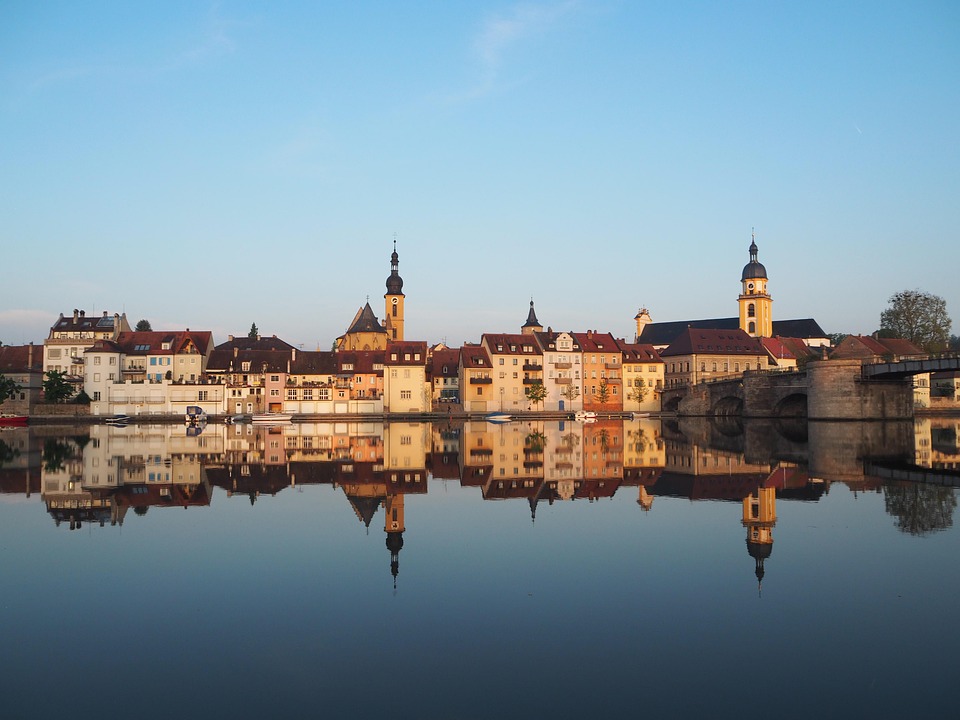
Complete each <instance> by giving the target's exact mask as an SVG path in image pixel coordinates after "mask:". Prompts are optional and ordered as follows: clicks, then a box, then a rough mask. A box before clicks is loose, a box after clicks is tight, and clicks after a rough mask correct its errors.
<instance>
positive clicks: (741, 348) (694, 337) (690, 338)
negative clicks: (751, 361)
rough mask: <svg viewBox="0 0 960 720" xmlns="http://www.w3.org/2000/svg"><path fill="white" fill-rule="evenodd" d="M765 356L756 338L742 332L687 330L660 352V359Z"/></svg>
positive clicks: (739, 330)
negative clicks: (706, 356) (690, 356)
mask: <svg viewBox="0 0 960 720" xmlns="http://www.w3.org/2000/svg"><path fill="white" fill-rule="evenodd" d="M694 354H696V355H710V354H714V355H766V351H764V349H763V345H761V344H760V341H759V340H758V339H757V338H754V337H750V336H749V335H747V334H746V333H745V332H744V331H743V330H741V329H740V328H737V329H736V330H710V329H706V328H687V329H686V330H685V331H684V332H683V333H681V335H680V336H679V337H678V338H676V339H675V340H674V341H673V342H672V343H671V344H670V347H668V348H666V349H664V350H661V351H660V355H661V356H662V357H672V356H676V355H694Z"/></svg>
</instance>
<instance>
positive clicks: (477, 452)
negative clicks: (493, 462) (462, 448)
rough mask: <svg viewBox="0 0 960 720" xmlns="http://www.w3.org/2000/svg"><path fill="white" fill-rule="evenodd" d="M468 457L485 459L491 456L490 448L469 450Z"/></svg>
mask: <svg viewBox="0 0 960 720" xmlns="http://www.w3.org/2000/svg"><path fill="white" fill-rule="evenodd" d="M470 455H476V456H482V457H487V456H490V455H493V450H492V449H491V448H470Z"/></svg>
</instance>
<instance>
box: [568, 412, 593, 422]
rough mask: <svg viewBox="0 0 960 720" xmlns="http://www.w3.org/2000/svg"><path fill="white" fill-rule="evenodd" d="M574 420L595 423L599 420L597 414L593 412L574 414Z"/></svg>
mask: <svg viewBox="0 0 960 720" xmlns="http://www.w3.org/2000/svg"><path fill="white" fill-rule="evenodd" d="M573 419H574V420H579V421H580V422H593V421H594V420H596V419H597V414H596V413H595V412H593V411H592V410H578V411H577V412H575V413H574V414H573Z"/></svg>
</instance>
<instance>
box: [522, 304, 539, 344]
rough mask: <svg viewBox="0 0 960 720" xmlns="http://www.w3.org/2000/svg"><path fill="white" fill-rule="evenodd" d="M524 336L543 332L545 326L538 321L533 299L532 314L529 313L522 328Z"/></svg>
mask: <svg viewBox="0 0 960 720" xmlns="http://www.w3.org/2000/svg"><path fill="white" fill-rule="evenodd" d="M520 332H521V333H523V334H524V335H533V333H535V332H543V325H541V324H540V321H539V320H537V313H536V312H535V311H534V309H533V298H530V312H528V313H527V321H526V322H525V323H524V324H523V327H521V328H520Z"/></svg>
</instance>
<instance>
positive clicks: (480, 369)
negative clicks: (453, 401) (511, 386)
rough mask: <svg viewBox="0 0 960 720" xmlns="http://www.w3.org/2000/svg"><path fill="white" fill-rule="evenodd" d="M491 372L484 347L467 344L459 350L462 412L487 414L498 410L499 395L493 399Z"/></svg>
mask: <svg viewBox="0 0 960 720" xmlns="http://www.w3.org/2000/svg"><path fill="white" fill-rule="evenodd" d="M493 372H494V370H493V367H492V366H491V364H490V355H489V354H488V353H487V349H486V348H485V347H483V346H482V345H473V344H469V343H467V344H464V346H463V347H462V348H460V402H461V403H462V405H463V409H464V410H466V411H468V412H487V411H488V410H496V409H498V408H497V400H499V394H498V396H497V397H494V392H493V377H492V376H493Z"/></svg>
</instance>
